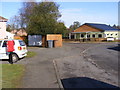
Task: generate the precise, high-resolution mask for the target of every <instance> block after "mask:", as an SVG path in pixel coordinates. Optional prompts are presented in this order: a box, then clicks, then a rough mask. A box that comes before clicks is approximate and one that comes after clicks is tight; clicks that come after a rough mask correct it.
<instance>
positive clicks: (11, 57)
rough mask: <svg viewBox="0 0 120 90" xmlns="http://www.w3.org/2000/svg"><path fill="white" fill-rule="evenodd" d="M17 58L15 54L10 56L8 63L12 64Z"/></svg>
mask: <svg viewBox="0 0 120 90" xmlns="http://www.w3.org/2000/svg"><path fill="white" fill-rule="evenodd" d="M18 59H19V58H18V56H17V55H16V54H11V55H10V63H11V64H13V63H15V62H17V61H18Z"/></svg>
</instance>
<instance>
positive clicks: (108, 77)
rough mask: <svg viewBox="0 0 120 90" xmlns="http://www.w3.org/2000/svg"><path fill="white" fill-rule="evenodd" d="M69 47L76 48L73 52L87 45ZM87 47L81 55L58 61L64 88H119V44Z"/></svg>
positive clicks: (90, 45)
mask: <svg viewBox="0 0 120 90" xmlns="http://www.w3.org/2000/svg"><path fill="white" fill-rule="evenodd" d="M69 45H70V46H71V47H76V49H73V51H72V52H75V51H76V52H77V50H81V48H84V47H86V46H85V45H86V44H80V43H79V44H69ZM73 45H74V46H73ZM87 45H89V47H86V49H85V50H83V52H81V53H79V54H73V55H71V56H69V57H64V58H63V59H57V60H56V62H57V66H58V69H59V74H60V78H61V81H62V84H63V86H64V88H114V87H116V86H119V84H118V56H119V55H118V52H119V50H120V49H119V47H118V46H117V45H118V44H117V43H101V44H87ZM74 50H75V51H74ZM77 53H78V52H77Z"/></svg>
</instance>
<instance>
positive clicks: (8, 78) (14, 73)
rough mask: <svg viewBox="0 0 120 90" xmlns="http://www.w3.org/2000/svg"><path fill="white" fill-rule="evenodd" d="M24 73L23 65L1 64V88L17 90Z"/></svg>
mask: <svg viewBox="0 0 120 90" xmlns="http://www.w3.org/2000/svg"><path fill="white" fill-rule="evenodd" d="M24 71H25V67H24V65H20V64H13V65H11V64H2V88H19V87H20V84H21V79H22V77H23V74H24Z"/></svg>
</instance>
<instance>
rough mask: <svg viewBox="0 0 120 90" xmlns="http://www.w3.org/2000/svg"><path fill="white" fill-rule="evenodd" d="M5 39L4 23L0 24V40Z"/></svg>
mask: <svg viewBox="0 0 120 90" xmlns="http://www.w3.org/2000/svg"><path fill="white" fill-rule="evenodd" d="M5 37H6V22H0V39H4V38H5Z"/></svg>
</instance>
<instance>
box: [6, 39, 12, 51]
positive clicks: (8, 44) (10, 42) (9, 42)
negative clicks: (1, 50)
mask: <svg viewBox="0 0 120 90" xmlns="http://www.w3.org/2000/svg"><path fill="white" fill-rule="evenodd" d="M13 51H14V41H13V40H11V41H7V52H13Z"/></svg>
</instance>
